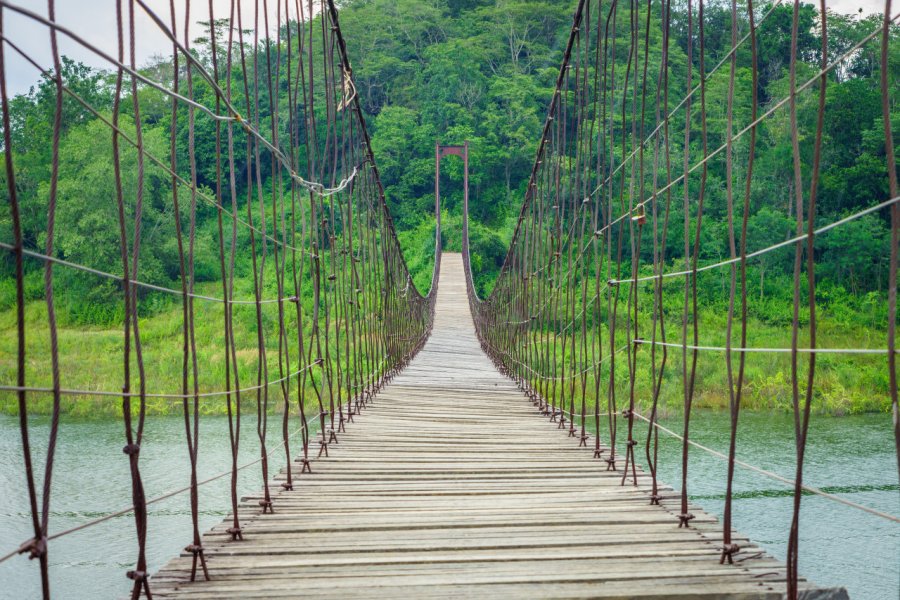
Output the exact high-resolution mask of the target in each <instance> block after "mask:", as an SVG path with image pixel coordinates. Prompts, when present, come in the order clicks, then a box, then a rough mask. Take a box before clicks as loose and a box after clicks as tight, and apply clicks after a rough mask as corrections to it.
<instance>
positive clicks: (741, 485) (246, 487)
mask: <svg viewBox="0 0 900 600" xmlns="http://www.w3.org/2000/svg"><path fill="white" fill-rule="evenodd" d="M363 418H364V417H363ZM665 423H666V424H667V425H669V426H671V427H673V428H676V429H678V428H680V426H681V421H680V419H678V418H676V419H669V420H667V421H666V422H665ZM242 428H243V429H242V432H241V444H242V445H241V455H242V456H241V462H242V463H244V462H250V461H252V460H254V459H255V458H257V457H258V455H259V454H258V452H259V442H258V440H257V437H256V425H255V422H254V420H253V419H251V418H245V419H244V421H243V425H242ZM269 429H270V431H269V438H270V439H271V440H272V442H271V446H270V447H274V445H275V443H276V440H278V439H279V438H280V430H281V419H280V417H278V418H274V419H272V420H271V421H270V424H269ZM47 430H48V427H47V422H46V420H38V419H35V420H34V424H33V426H32V428H31V431H32V436H33V444H34V446H35V447H36V450H37V451H36V455H37V456H38V457H40V460H39V465H38V468H39V472H42V464H43V463H42V460H43V459H42V455H43V454H44V448H45V446H46V434H47ZM692 430H693V433H692V437H693V438H694V439H696V440H697V441H699V442H701V443H704V444H707V445H710V446H712V447H713V448H716V449H718V450H723V451H724V450H725V449H726V447H727V440H728V420H727V415H724V414H721V413H710V412H701V413H696V414H695V415H694V418H693V419H692ZM636 431H638V432H639V434H640V436H644V435H645V434H646V431H645V428H644V427H643V426H641V427H639V428H638V429H637V430H636ZM60 432H61V433H60V440H59V447H58V451H57V452H58V453H57V459H56V467H55V469H54V482H53V503H52V514H51V517H50V528H51V532H52V531H59V530H62V529H65V528H68V527H71V526H74V525H77V524H79V523H82V522H85V521H89V520H91V519H94V518H96V517H98V516H102V515H104V514H106V513H109V512H113V511H116V510H118V509H121V508H123V507H124V506H127V505H128V504H130V485H131V484H130V476H129V472H128V461H127V458H126V457H125V455H124V454H122V445H123V443H124V441H123V440H124V434H123V430H122V425H121V423H120V422H119V421H116V420H96V421H72V420H64V421H63V424H62V427H61V429H60ZM660 443H661V449H660V456H661V465H660V475H659V476H660V480H661V481H665V482H667V483H670V484H677V483H678V482H680V480H681V472H680V469H681V467H680V442H677V441H675V440H670V439H667V438H665V437H661V438H660ZM893 444H894V442H893V434H892V431H891V421H890V416H889V415H864V416H855V417H842V418H827V417H814V418H813V422H812V425H811V427H810V434H809V449H808V453H807V469H806V481H807V482H808V483H809V484H810V485H813V486H817V487H821V488H824V489H826V490H828V491H830V492H832V493H835V494H838V495H841V496H845V497H846V498H848V499H851V500H853V501H855V502H859V503H861V504H866V505H868V506H871V507H873V508H876V509H879V510H881V511H884V512H888V513H891V514H895V515H900V488H898V483H897V464H896V457H895V455H894V450H893V447H894V446H893ZM639 448H642V446H639ZM738 456H739V458H741V459H743V460H745V461H747V462H749V463H751V464H755V465H760V466H763V467H765V468H767V469H770V470H773V471H775V472H777V473H779V474H781V475H784V476H787V477H793V471H794V466H793V423H792V418H791V417H790V416H789V415H782V414H778V415H768V414H751V413H746V414H745V415H743V416H742V420H741V426H740V434H739V438H738ZM283 462H284V459H283V456H282V455H281V454H276V455H275V456H273V460H272V462H271V468H273V469H277V468H280V467H281V466H282V465H283ZM640 462H642V461H640V460H639V463H640ZM141 466H142V472H143V475H144V483H145V486H146V490H147V495H148V497H154V496H156V495H159V494H162V493H164V492H167V491H169V490H172V489H176V488H180V487H183V486H184V485H186V484H187V483H188V473H189V470H188V469H189V467H188V457H187V454H186V451H185V446H184V422H183V420H182V419H181V418H178V417H171V418H166V417H154V418H151V419H148V422H147V429H146V441H145V442H144V445H143V449H142V452H141ZM229 466H230V452H229V450H228V424H227V419H225V418H223V417H203V418H202V420H201V433H200V459H199V466H198V469H199V475H200V478H201V479H203V478H205V477H209V476H212V475H215V474H218V473H221V472H224V471H226V470H227V469H228V468H229ZM598 468H599V467H598ZM724 478H725V464H724V462H723V461H721V460H720V459H717V458H715V457H712V456H709V455H707V454H705V453H703V452H701V451H699V450H696V449H694V450H692V451H691V463H690V468H689V479H688V489H689V492H690V494H691V496H692V498H693V499H694V501H695V502H697V503H698V504H700V505H701V506H703V507H704V509H706V510H707V511H708V512H711V513H714V514H717V515H721V511H722V507H723V498H724V496H723V494H724ZM228 479H229V478H228V477H225V478H222V479H220V480H218V481H215V482H213V483H210V484H209V485H206V486H204V487H203V488H201V489H202V491H201V494H200V510H201V514H200V527H201V529H207V528H209V527H211V526H212V525H214V524H216V523H218V522H219V521H221V520H222V518H223V517H224V516H225V515H226V514H227V513H228V509H229V506H230V500H229V491H228V489H229V488H228ZM261 483H262V479H261V475H260V470H259V467H258V466H254V467H250V468H248V469H245V470H244V471H242V472H241V474H240V481H239V487H240V492H241V493H248V492H252V491H255V490H258V489H259V487H260V486H261ZM676 487H678V486H677V485H676ZM735 489H736V494H735V497H736V501H735V509H734V510H735V516H734V521H735V527H736V528H737V529H738V530H740V531H741V532H742V533H744V534H746V535H749V536H750V537H751V538H752V539H753V540H754V541H756V542H757V543H759V544H760V545H762V546H763V547H764V548H765V549H766V550H768V551H769V552H770V553H772V554H773V555H775V556H776V557H778V558H781V559H783V558H784V554H785V549H786V545H787V529H788V526H789V524H790V510H791V492H790V491H789V490H787V489H786V488H785V486H783V485H782V484H779V483H777V482H775V481H772V480H769V479H766V478H764V477H762V476H759V475H755V474H752V473H748V472H746V471H742V470H740V469H738V472H737V476H736V481H735ZM802 514H803V516H802V518H801V546H800V551H801V559H800V569H801V573H802V574H803V575H804V576H805V577H808V578H809V579H811V580H813V581H815V582H816V583H819V584H820V585H835V586H837V585H842V586H845V587H847V588H848V590H849V591H850V594H851V597H852V598H855V599H870V598H871V599H891V600H893V599H896V598H898V590H900V525H898V524H896V523H893V522H888V521H885V520H883V519H880V518H878V517H875V516H871V515H869V514H866V513H862V512H860V511H858V510H855V509H853V508H850V507H847V506H844V505H841V504H837V503H835V502H832V501H830V500H827V499H823V498H819V497H816V496H806V497H804V499H803V513H802ZM29 523H30V520H29V515H28V512H27V498H26V495H25V492H24V476H23V470H22V453H21V446H20V439H19V432H18V421H17V420H16V419H15V418H12V417H8V416H0V555H2V554H5V553H6V552H7V551H9V550H11V549H13V548H15V547H17V546H18V544H20V543H21V542H22V541H24V540H25V539H27V538H28V537H29ZM673 527H674V524H673ZM189 532H190V510H189V506H188V497H187V495H186V494H182V495H179V496H176V497H174V498H171V499H169V500H166V501H164V502H161V503H159V504H155V505H153V506H152V507H150V509H149V535H148V540H147V551H148V558H149V563H150V569H151V571H153V570H156V569H158V568H159V567H160V566H161V565H162V564H164V563H165V562H166V561H167V560H168V559H169V558H170V557H172V556H174V555H175V554H176V553H178V552H180V551H181V549H182V548H183V547H184V546H185V545H186V544H187V543H189V542H190V539H189V537H190V536H189ZM50 548H51V550H50V562H51V565H52V569H51V571H52V587H53V592H54V597H56V598H115V597H121V596H123V595H125V594H126V593H127V592H128V591H129V589H130V586H129V584H130V581H129V580H128V579H126V578H125V571H127V570H128V569H131V568H133V566H134V562H133V561H134V558H135V556H136V541H135V533H134V521H133V518H132V517H130V516H123V517H119V518H115V519H112V520H110V521H108V522H106V523H103V524H101V525H98V526H96V527H93V528H90V529H86V530H83V531H81V532H78V533H75V534H73V535H71V536H67V537H64V538H61V539H60V540H58V541H55V542H52V543H51V546H50ZM37 573H38V571H37V564H36V563H34V562H31V561H28V560H27V559H26V558H25V557H24V556H17V557H15V558H13V559H11V560H9V561H7V562H5V563H2V564H0V598H2V599H4V600H5V599H13V598H15V599H20V598H36V597H38V595H39V590H40V587H39V585H40V584H39V579H38V576H37ZM151 583H152V580H151Z"/></svg>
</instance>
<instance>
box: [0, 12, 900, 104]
mask: <svg viewBox="0 0 900 600" xmlns="http://www.w3.org/2000/svg"><path fill="white" fill-rule="evenodd" d="M786 1H789V0H786ZM10 2H11V3H12V4H14V5H16V6H21V7H23V8H25V9H28V10H30V11H33V12H35V13H39V14H40V15H42V16H46V15H47V2H46V0H10ZM268 3H269V11H270V15H269V19H270V23H272V22H274V21H275V12H274V11H275V7H276V5H277V4H278V0H268ZM826 3H827V5H828V6H830V7H832V8H833V9H834V10H836V11H838V12H843V13H851V12H856V11H858V10H859V9H860V8H862V10H863V12H864V13H871V12H879V13H880V12H882V11H884V2H883V0H827V2H826ZM146 4H147V5H148V6H150V7H151V8H152V9H153V10H154V11H155V12H156V13H157V14H158V15H159V16H160V17H161V18H163V19H164V21H165V22H166V23H167V24H168V23H169V22H170V16H169V2H168V0H146ZM175 4H176V11H177V20H178V23H179V25H178V30H179V32H182V31H183V28H184V4H185V2H184V1H183V0H178V1H176V2H175ZM254 4H255V2H254V0H244V1H243V2H242V11H241V12H242V15H243V16H242V18H243V25H244V28H246V29H250V28H252V27H253V22H254V14H253V13H254ZM259 4H260V5H262V4H263V2H260V3H259ZM290 4H291V5H292V6H293V5H294V3H293V2H291V3H290ZM895 4H898V5H900V1H897V2H895ZM123 5H124V6H125V7H126V18H127V6H128V2H127V1H125V2H123ZM281 5H282V6H283V5H284V4H283V2H282V3H281ZM115 7H116V3H115V0H57V2H56V12H57V15H56V20H57V21H58V22H59V23H60V24H61V25H63V26H65V27H67V28H69V29H71V30H72V31H74V32H75V33H77V34H78V35H80V36H82V37H83V38H84V39H85V40H86V41H88V42H89V43H91V44H94V45H95V46H97V47H98V48H99V49H101V50H103V51H104V52H106V53H108V54H109V55H110V56H116V53H117V50H116V48H117V42H116V36H115V31H116V13H115ZM898 8H900V6H898ZM213 10H214V12H215V17H216V18H223V17H227V16H228V14H229V11H230V10H231V0H213ZM208 19H209V8H208V1H207V0H193V2H191V22H192V29H191V38H192V39H193V38H196V37H199V36H201V35H204V34H205V32H204V31H202V28H200V27H198V26H197V25H196V22H197V21H206V20H208ZM260 19H262V17H261V16H260ZM135 22H136V24H137V27H136V30H137V36H136V44H137V62H138V65H139V66H140V65H142V64H144V63H146V62H147V60H148V59H149V58H150V57H151V56H153V55H154V54H161V53H164V54H169V53H171V49H172V45H171V42H169V41H168V39H167V38H166V37H165V36H164V35H163V34H162V32H161V31H160V30H159V28H158V27H157V26H156V25H155V24H154V23H153V22H152V21H151V20H150V18H149V17H148V16H147V15H146V14H145V13H144V12H143V10H141V9H140V7H138V8H137V13H136V19H135ZM126 23H127V21H126ZM4 31H5V35H6V36H8V38H9V40H10V41H11V42H13V43H15V44H16V45H17V46H19V47H20V48H21V49H22V50H23V51H25V52H27V53H28V54H29V55H31V56H32V58H34V59H35V60H36V61H37V62H38V63H39V64H41V65H43V66H44V67H45V68H46V67H48V66H49V65H50V64H51V63H52V59H51V56H50V38H49V35H48V33H47V31H48V30H47V27H46V26H45V25H43V24H42V23H39V22H36V21H34V20H33V19H31V18H29V17H27V16H24V15H20V14H18V13H16V12H14V11H13V10H11V9H5V10H4ZM126 31H127V29H126ZM182 35H183V34H179V37H181V36H182ZM59 46H60V53H61V54H64V55H66V56H69V57H71V58H73V59H75V60H78V61H81V62H83V63H86V64H88V65H91V66H94V67H100V68H110V64H109V63H108V62H107V61H106V60H104V59H103V58H101V57H99V56H97V55H96V54H94V53H93V52H91V51H90V50H87V49H85V48H84V47H82V46H81V45H79V44H77V43H76V42H73V41H72V40H70V39H69V38H68V37H67V36H65V35H60V36H59ZM125 52H126V59H127V55H128V54H127V53H128V49H127V45H126V50H125ZM6 54H7V59H6V78H7V83H8V85H9V93H10V94H19V93H24V92H27V91H28V89H29V88H30V87H31V86H32V85H34V83H35V82H36V81H37V80H38V79H39V76H38V73H37V71H36V70H35V68H34V67H33V66H31V65H30V64H28V63H27V62H25V61H24V60H23V59H21V58H20V57H19V56H18V55H16V53H15V52H14V51H13V50H11V49H7V53H6ZM126 62H127V60H126Z"/></svg>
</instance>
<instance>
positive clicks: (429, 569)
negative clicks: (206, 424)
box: [151, 254, 815, 599]
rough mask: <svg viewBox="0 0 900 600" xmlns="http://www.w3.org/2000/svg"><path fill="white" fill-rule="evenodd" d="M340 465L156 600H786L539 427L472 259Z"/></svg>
mask: <svg viewBox="0 0 900 600" xmlns="http://www.w3.org/2000/svg"><path fill="white" fill-rule="evenodd" d="M330 454H331V456H330V458H327V459H322V460H318V461H316V462H314V463H313V474H312V475H303V476H302V477H301V478H300V479H299V481H295V489H294V490H293V491H289V492H285V491H281V488H280V486H278V485H277V482H273V483H272V493H273V494H274V506H275V514H267V515H261V514H258V513H259V510H258V506H257V501H258V499H259V497H258V496H256V497H249V498H245V500H244V501H245V503H246V506H247V512H246V513H245V514H247V515H248V516H245V517H244V519H243V523H242V524H243V525H244V528H245V529H244V532H245V540H244V541H242V542H232V541H230V536H228V535H226V534H225V528H226V527H227V526H228V525H227V524H222V525H219V526H217V527H215V528H214V529H213V530H212V531H210V532H209V533H207V534H206V536H205V538H204V546H205V548H206V552H207V557H208V563H209V567H210V574H211V578H212V580H211V581H209V582H204V581H197V582H194V583H190V582H188V581H187V579H188V574H189V570H190V558H189V556H187V555H184V556H181V557H179V558H176V559H174V560H172V561H171V562H170V563H169V564H168V565H167V566H166V567H165V568H163V569H162V570H161V571H160V572H159V573H158V574H157V575H155V576H154V577H153V579H152V580H151V583H152V589H153V591H154V592H155V594H154V595H155V596H157V597H160V598H162V597H170V596H189V597H191V598H197V599H199V598H221V597H228V598H274V597H288V596H290V597H298V596H302V597H307V598H308V597H319V596H323V597H324V596H331V597H374V596H379V597H381V598H395V597H405V598H409V599H414V598H433V597H459V596H476V597H484V596H488V595H495V596H500V597H515V598H525V597H528V598H544V597H586V596H590V597H628V598H643V597H652V598H688V597H691V598H692V597H698V596H700V597H704V598H726V597H727V598H738V597H742V598H780V597H781V596H782V594H783V589H784V568H783V565H782V564H780V563H779V562H777V561H775V560H774V559H772V558H771V557H769V556H766V555H765V554H764V553H762V552H761V551H759V550H758V549H757V548H754V547H753V545H752V543H751V542H749V541H748V540H747V539H742V538H741V537H740V536H738V539H737V542H738V543H739V544H740V545H741V546H742V547H744V548H745V550H744V551H743V552H741V554H740V555H739V558H740V559H741V561H740V562H739V564H738V565H735V566H727V565H724V566H723V565H719V564H718V560H717V558H718V550H717V547H718V546H719V545H720V544H721V536H720V532H719V528H718V525H717V524H716V522H715V519H714V518H713V517H711V516H709V515H707V514H705V513H703V512H702V511H701V510H700V509H699V508H697V507H694V508H693V509H692V512H693V513H694V514H695V515H697V517H696V519H695V520H694V521H692V526H691V528H689V529H678V527H677V519H676V516H675V515H677V513H678V512H680V511H679V510H678V508H679V507H678V500H677V498H676V496H675V494H673V493H672V491H671V489H670V488H664V491H663V495H664V500H663V502H662V506H650V505H649V503H648V494H649V491H648V488H647V486H645V485H641V486H638V487H633V486H631V485H630V484H629V485H626V486H624V487H623V486H621V485H620V475H619V474H618V473H613V472H607V471H606V470H605V463H600V462H598V461H597V460H595V459H593V457H592V452H591V450H586V449H585V448H579V447H578V443H577V441H575V440H574V439H572V438H569V437H567V436H566V435H565V434H564V433H562V432H560V431H559V430H558V429H557V427H556V424H554V423H550V422H548V420H547V419H546V418H541V417H540V416H539V415H538V414H537V413H536V411H535V409H534V407H533V406H532V405H531V404H530V403H529V402H528V401H527V400H526V399H525V397H524V396H523V394H522V393H521V392H520V391H519V390H518V389H517V388H516V386H515V385H514V384H513V383H512V382H510V381H509V380H508V379H506V378H504V377H503V376H501V375H500V374H499V373H498V372H497V371H496V370H495V369H494V367H493V366H492V365H491V363H490V361H489V360H488V359H487V358H486V357H485V356H484V354H483V353H482V352H481V350H480V348H479V345H478V342H477V339H476V337H475V331H474V327H473V325H472V320H471V317H470V314H469V308H468V303H467V300H466V292H465V283H464V275H463V268H462V260H461V258H460V255H458V254H445V255H444V259H443V264H442V271H441V282H440V290H439V294H438V301H437V313H436V316H435V325H434V333H433V334H432V337H431V339H430V340H429V342H428V344H427V345H426V346H425V348H424V349H423V350H422V351H421V352H420V353H419V355H418V356H417V357H416V358H415V360H414V361H413V362H412V364H410V366H409V367H408V368H407V369H406V370H405V371H404V372H403V373H402V374H401V375H400V376H398V377H397V378H395V380H394V382H393V383H392V384H391V385H389V386H388V387H387V389H385V390H384V391H382V393H381V394H380V395H379V396H378V397H377V399H376V400H375V401H374V402H373V403H372V404H370V405H369V407H368V408H367V409H366V410H365V411H363V414H362V415H361V416H359V417H357V418H356V420H355V423H353V424H351V425H350V427H349V428H348V432H347V433H346V434H343V435H341V436H340V440H339V443H338V444H333V445H332V446H331V448H330ZM601 464H602V465H603V466H602V467H601ZM254 507H255V508H256V510H255V511H254ZM254 512H255V513H256V516H249V515H250V514H252V513H254ZM813 595H815V594H813Z"/></svg>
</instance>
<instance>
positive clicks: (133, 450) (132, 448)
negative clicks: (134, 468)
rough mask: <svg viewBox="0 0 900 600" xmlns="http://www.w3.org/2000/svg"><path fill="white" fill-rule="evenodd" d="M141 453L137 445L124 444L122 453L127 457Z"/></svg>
mask: <svg viewBox="0 0 900 600" xmlns="http://www.w3.org/2000/svg"><path fill="white" fill-rule="evenodd" d="M140 451H141V447H140V445H138V444H126V445H125V447H124V448H122V452H124V453H125V454H127V455H128V456H132V455H134V454H137V453H138V452H140Z"/></svg>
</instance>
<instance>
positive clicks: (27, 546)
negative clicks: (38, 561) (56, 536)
mask: <svg viewBox="0 0 900 600" xmlns="http://www.w3.org/2000/svg"><path fill="white" fill-rule="evenodd" d="M26 552H27V553H28V560H34V559H35V558H40V557H42V556H43V555H45V554H46V553H47V537H46V536H41V537H40V538H35V539H31V540H28V541H27V542H25V543H24V544H22V545H21V546H19V552H18V553H19V554H25V553H26Z"/></svg>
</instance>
